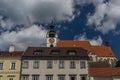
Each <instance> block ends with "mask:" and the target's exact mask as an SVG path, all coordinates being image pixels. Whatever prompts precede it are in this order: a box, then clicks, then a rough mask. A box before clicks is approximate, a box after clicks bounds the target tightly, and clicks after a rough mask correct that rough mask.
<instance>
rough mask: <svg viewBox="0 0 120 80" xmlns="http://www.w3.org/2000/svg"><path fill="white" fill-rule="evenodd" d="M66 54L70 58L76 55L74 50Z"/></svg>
mask: <svg viewBox="0 0 120 80" xmlns="http://www.w3.org/2000/svg"><path fill="white" fill-rule="evenodd" d="M68 54H69V55H70V56H73V55H76V51H75V50H69V51H68Z"/></svg>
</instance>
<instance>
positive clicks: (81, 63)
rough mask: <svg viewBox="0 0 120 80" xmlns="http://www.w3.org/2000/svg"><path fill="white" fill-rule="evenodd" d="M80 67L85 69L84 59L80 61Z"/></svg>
mask: <svg viewBox="0 0 120 80" xmlns="http://www.w3.org/2000/svg"><path fill="white" fill-rule="evenodd" d="M80 68H81V69H86V61H80Z"/></svg>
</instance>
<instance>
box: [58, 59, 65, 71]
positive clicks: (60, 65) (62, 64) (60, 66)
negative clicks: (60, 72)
mask: <svg viewBox="0 0 120 80" xmlns="http://www.w3.org/2000/svg"><path fill="white" fill-rule="evenodd" d="M64 67H65V62H64V61H63V60H60V61H59V68H60V69H61V68H64Z"/></svg>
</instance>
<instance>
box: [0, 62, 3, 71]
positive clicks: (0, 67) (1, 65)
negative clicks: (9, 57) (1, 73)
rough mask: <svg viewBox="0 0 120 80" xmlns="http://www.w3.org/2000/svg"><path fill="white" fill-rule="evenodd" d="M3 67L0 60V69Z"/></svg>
mask: <svg viewBox="0 0 120 80" xmlns="http://www.w3.org/2000/svg"><path fill="white" fill-rule="evenodd" d="M2 69H3V62H0V70H2Z"/></svg>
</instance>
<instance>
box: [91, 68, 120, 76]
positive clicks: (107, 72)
mask: <svg viewBox="0 0 120 80" xmlns="http://www.w3.org/2000/svg"><path fill="white" fill-rule="evenodd" d="M90 76H92V77H111V76H120V68H90Z"/></svg>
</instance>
